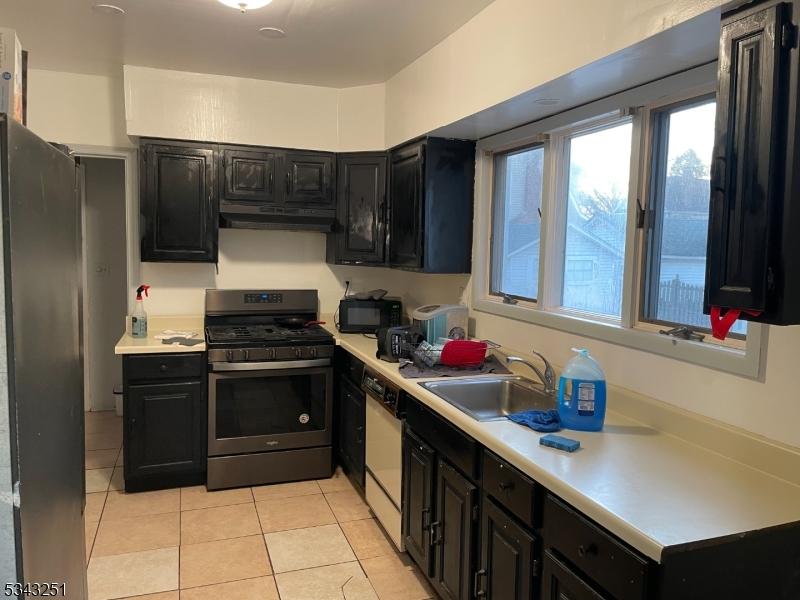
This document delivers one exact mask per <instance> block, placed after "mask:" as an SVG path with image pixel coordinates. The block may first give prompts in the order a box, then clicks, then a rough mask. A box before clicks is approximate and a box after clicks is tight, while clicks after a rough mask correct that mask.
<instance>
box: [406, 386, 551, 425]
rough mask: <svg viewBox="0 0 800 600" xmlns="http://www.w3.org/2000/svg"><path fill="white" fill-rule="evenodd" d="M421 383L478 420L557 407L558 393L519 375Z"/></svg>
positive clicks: (493, 419)
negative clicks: (549, 392) (556, 395)
mask: <svg viewBox="0 0 800 600" xmlns="http://www.w3.org/2000/svg"><path fill="white" fill-rule="evenodd" d="M420 385H421V386H422V387H424V388H425V389H427V390H428V391H430V392H433V393H434V394H436V395H437V396H439V398H441V399H442V400H445V401H446V402H449V403H450V404H452V405H453V406H455V407H456V408H458V409H459V410H461V411H462V412H464V413H466V414H468V415H469V416H470V417H472V418H473V419H475V420H476V421H498V420H500V419H505V418H506V417H507V416H508V415H510V414H513V413H517V412H521V411H525V410H549V409H554V408H556V397H555V395H554V394H547V393H545V391H544V388H543V386H541V385H540V384H538V383H536V382H534V381H531V380H530V379H526V378H525V377H518V376H515V375H508V376H480V377H468V378H464V379H460V378H459V379H447V380H444V381H425V382H423V383H420Z"/></svg>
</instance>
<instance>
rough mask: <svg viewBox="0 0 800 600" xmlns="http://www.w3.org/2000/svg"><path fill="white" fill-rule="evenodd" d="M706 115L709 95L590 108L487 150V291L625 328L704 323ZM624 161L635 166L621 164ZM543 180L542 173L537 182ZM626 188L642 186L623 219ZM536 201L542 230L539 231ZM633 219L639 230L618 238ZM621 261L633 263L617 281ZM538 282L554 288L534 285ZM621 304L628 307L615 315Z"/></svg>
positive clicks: (709, 138) (711, 110) (711, 117)
mask: <svg viewBox="0 0 800 600" xmlns="http://www.w3.org/2000/svg"><path fill="white" fill-rule="evenodd" d="M715 117H716V99H715V97H714V95H713V94H711V93H709V94H706V95H704V96H695V97H693V98H690V99H685V100H683V99H682V100H680V101H676V102H674V103H670V104H660V105H658V106H655V107H651V108H647V107H643V108H642V109H641V110H639V111H637V112H636V114H634V115H631V114H629V112H628V111H625V113H617V114H614V113H606V114H604V115H598V117H597V118H596V119H592V120H582V121H581V122H580V123H576V124H574V125H571V126H569V125H568V126H566V127H564V126H562V127H559V128H554V129H553V130H552V131H550V132H546V133H547V134H548V137H547V141H545V142H544V143H535V144H531V145H528V146H520V147H518V148H516V149H514V150H499V151H497V152H495V153H494V156H493V161H494V162H493V166H494V172H493V193H492V238H491V240H492V241H491V272H490V290H489V292H490V293H491V294H492V295H494V296H504V300H506V298H505V297H506V296H511V297H512V298H517V299H524V300H532V301H537V304H538V305H537V306H536V307H530V308H531V309H534V310H544V311H550V312H555V313H561V314H562V315H565V316H569V314H570V313H576V312H577V313H580V314H579V315H577V316H579V318H581V319H590V320H591V318H592V315H596V316H597V317H598V318H599V320H603V321H609V320H611V321H614V322H617V323H620V324H624V327H626V328H631V327H637V326H639V325H644V329H648V330H651V331H652V327H650V325H649V324H655V325H656V326H657V327H658V328H659V329H664V328H667V329H668V328H671V327H674V326H684V325H687V326H690V327H693V328H696V329H704V330H708V329H709V325H710V323H709V317H708V315H705V314H703V296H704V291H705V271H706V245H707V238H708V221H709V208H710V193H711V189H710V170H711V157H712V152H713V146H714V128H715ZM634 124H635V125H634ZM634 132H635V133H634ZM536 135H541V133H537V134H536ZM634 136H635V139H634ZM533 139H536V138H533ZM645 141H647V144H645V143H644V142H645ZM522 143H524V141H523V142H521V144H522ZM645 145H649V149H647V150H646V152H647V155H646V160H645V161H640V160H639V158H640V152H644V151H645ZM634 152H635V153H636V155H635V157H634V155H633V153H634ZM545 158H547V160H546V161H545ZM632 158H635V160H633V161H632ZM632 162H633V163H634V164H639V163H640V162H643V164H641V165H640V168H637V169H636V171H635V172H632V171H631V163H632ZM545 169H546V172H545ZM545 180H546V181H548V182H552V183H551V185H548V186H546V188H545V187H544V181H545ZM630 190H638V191H640V192H641V194H642V196H641V197H640V198H639V199H638V204H639V206H642V207H643V209H646V210H643V213H642V215H641V216H640V218H638V219H631V220H630V222H629V219H628V209H629V207H633V206H636V202H637V199H636V198H632V196H631V194H630V193H629V191H630ZM545 192H546V196H544V197H543V195H544V194H545ZM542 206H544V207H545V212H544V217H545V218H546V219H549V220H548V221H547V225H548V227H549V228H552V229H550V232H551V233H550V235H547V236H546V239H545V238H542V237H541V234H542V215H543V213H542V208H541V207H542ZM631 210H633V208H631ZM635 223H638V226H639V227H641V228H642V232H643V234H642V235H641V236H640V235H638V234H637V235H630V236H629V234H632V233H633V232H632V231H630V228H632V227H634V226H637V225H635ZM628 239H631V240H635V241H636V243H631V244H628V243H627V241H628ZM628 246H630V247H628ZM541 257H546V258H547V260H546V261H542V258H541ZM626 257H627V258H628V259H629V260H626ZM630 265H641V267H642V269H641V271H639V270H638V269H637V270H636V271H635V272H633V273H632V275H633V276H632V277H628V278H626V277H625V275H626V272H625V269H626V267H628V266H630ZM640 275H641V276H640ZM540 280H541V281H544V282H554V285H553V288H552V289H551V288H548V289H546V290H540V289H539V281H540ZM639 280H641V284H639V283H638V281H639ZM623 305H625V306H630V307H631V314H627V313H626V314H625V315H623ZM522 308H525V307H524V306H523V307H522ZM634 312H635V313H636V314H634ZM665 326H666V327H665ZM731 333H732V334H734V337H737V338H739V340H741V339H742V338H744V337H745V335H746V333H747V323H746V322H745V321H739V322H737V323H736V324H735V325H734V327H733V328H732V329H731ZM709 339H710V337H709Z"/></svg>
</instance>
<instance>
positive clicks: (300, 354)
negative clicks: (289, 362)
mask: <svg viewBox="0 0 800 600" xmlns="http://www.w3.org/2000/svg"><path fill="white" fill-rule="evenodd" d="M294 355H295V357H296V358H303V349H302V348H295V349H294Z"/></svg>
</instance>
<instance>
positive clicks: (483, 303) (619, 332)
mask: <svg viewBox="0 0 800 600" xmlns="http://www.w3.org/2000/svg"><path fill="white" fill-rule="evenodd" d="M472 308H473V309H474V310H476V311H479V312H485V313H490V314H494V315H498V316H501V317H507V318H509V319H515V320H517V321H525V322H528V323H533V324H536V325H541V326H542V327H549V328H551V329H557V330H559V331H565V332H567V333H572V334H575V335H582V336H586V337H590V338H594V339H597V340H601V341H604V342H609V343H611V344H617V345H620V346H625V347H628V348H633V349H635V350H641V351H643V352H650V353H652V354H660V355H661V356H666V357H668V358H672V359H675V360H680V361H683V362H688V363H692V364H696V365H700V366H703V367H708V368H711V369H717V370H719V371H725V372H728V373H733V374H734V375H740V376H743V377H749V378H753V379H755V378H756V377H758V374H759V369H760V364H761V355H762V347H763V341H764V340H765V339H766V335H765V326H764V325H759V324H750V325H748V328H747V344H746V347H745V348H744V349H740V348H733V347H728V346H722V345H720V344H714V343H708V342H696V341H691V340H681V339H678V338H674V337H670V336H666V335H662V334H659V333H655V332H652V331H647V330H642V329H635V328H634V329H631V328H627V327H622V326H620V325H617V324H615V323H608V322H602V321H595V320H592V319H589V318H582V317H579V316H574V315H566V314H563V313H558V312H552V311H547V310H539V309H535V308H532V307H531V305H528V306H520V305H512V304H503V303H502V302H500V301H496V300H493V299H491V298H482V299H476V300H473V302H472Z"/></svg>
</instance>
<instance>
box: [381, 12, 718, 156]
mask: <svg viewBox="0 0 800 600" xmlns="http://www.w3.org/2000/svg"><path fill="white" fill-rule="evenodd" d="M721 4H723V2H722V1H721V0H571V1H569V2H564V1H559V0H547V1H542V0H540V1H533V0H495V2H493V3H492V4H490V5H489V6H487V7H486V8H485V9H484V10H483V11H481V12H480V13H478V14H477V15H475V16H474V17H473V18H472V19H471V20H470V21H469V22H467V23H466V24H465V25H464V26H463V27H461V28H460V29H458V30H457V31H455V32H453V33H452V34H451V35H450V36H449V37H447V38H446V39H444V40H443V41H442V42H440V43H439V44H438V45H437V46H435V47H434V48H432V49H431V50H430V51H428V52H427V53H425V54H424V55H422V56H421V57H419V58H418V59H417V60H416V61H414V62H413V63H411V64H410V65H408V66H407V67H405V68H404V69H402V70H401V71H400V72H399V73H397V74H396V75H395V76H393V77H392V78H391V79H389V80H388V81H387V82H386V141H387V145H388V146H394V145H396V144H399V143H401V142H403V141H405V140H408V139H411V138H414V137H417V136H419V135H422V134H424V133H427V132H429V131H432V130H434V129H438V128H439V127H442V126H444V125H448V124H450V123H452V122H454V121H457V120H459V119H462V118H464V117H466V116H468V115H472V114H474V113H477V112H479V111H482V110H484V109H486V108H489V107H491V106H494V105H495V104H498V103H500V102H503V101H505V100H507V99H509V98H513V97H514V96H517V95H519V94H521V93H523V92H526V91H528V90H532V89H534V88H536V87H538V86H540V85H542V84H544V83H546V82H548V81H551V80H553V79H556V78H558V77H560V76H562V75H565V74H567V73H569V72H571V71H573V70H575V69H577V68H579V67H581V66H583V65H587V64H589V63H592V62H594V61H596V60H599V59H601V58H603V57H605V56H608V55H609V54H612V53H614V52H616V51H618V50H620V49H622V48H625V47H627V46H631V45H633V44H635V43H637V42H640V41H642V40H644V39H646V38H648V37H650V36H652V35H655V34H656V33H659V32H661V31H663V30H665V29H667V28H669V27H672V26H674V25H677V24H679V23H682V22H684V21H686V20H688V19H690V18H692V17H695V16H697V15H699V14H701V13H704V12H706V11H708V10H712V9H715V8H717V7H719V6H720V5H721Z"/></svg>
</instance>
